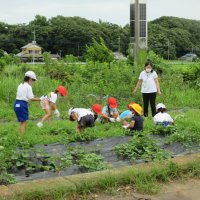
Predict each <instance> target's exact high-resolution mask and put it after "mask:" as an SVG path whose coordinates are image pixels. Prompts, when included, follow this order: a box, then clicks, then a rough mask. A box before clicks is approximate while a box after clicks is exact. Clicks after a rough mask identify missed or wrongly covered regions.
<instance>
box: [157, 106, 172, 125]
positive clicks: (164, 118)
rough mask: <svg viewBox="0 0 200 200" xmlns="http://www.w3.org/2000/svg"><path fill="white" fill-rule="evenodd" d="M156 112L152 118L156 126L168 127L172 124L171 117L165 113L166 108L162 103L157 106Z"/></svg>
mask: <svg viewBox="0 0 200 200" xmlns="http://www.w3.org/2000/svg"><path fill="white" fill-rule="evenodd" d="M156 110H157V114H156V115H155V116H154V118H153V121H154V123H155V124H156V125H163V126H169V125H170V124H173V123H174V120H173V119H172V117H171V116H170V115H169V114H168V113H167V112H166V111H167V110H166V106H165V105H164V104H163V103H159V104H157V106H156Z"/></svg>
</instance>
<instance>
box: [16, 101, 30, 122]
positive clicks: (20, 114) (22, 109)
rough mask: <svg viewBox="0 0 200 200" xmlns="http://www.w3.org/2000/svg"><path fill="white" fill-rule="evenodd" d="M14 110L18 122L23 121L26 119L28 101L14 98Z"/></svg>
mask: <svg viewBox="0 0 200 200" xmlns="http://www.w3.org/2000/svg"><path fill="white" fill-rule="evenodd" d="M14 111H15V114H16V116H17V119H18V122H25V121H27V120H28V102H26V101H21V100H16V101H15V104H14Z"/></svg>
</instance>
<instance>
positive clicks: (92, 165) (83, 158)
mask: <svg viewBox="0 0 200 200" xmlns="http://www.w3.org/2000/svg"><path fill="white" fill-rule="evenodd" d="M79 156H80V157H79V160H78V162H77V163H78V165H79V166H80V167H82V168H83V170H86V171H89V172H92V171H99V170H103V169H107V166H106V164H105V163H104V162H103V157H102V156H101V155H97V154H95V153H89V154H80V155H79Z"/></svg>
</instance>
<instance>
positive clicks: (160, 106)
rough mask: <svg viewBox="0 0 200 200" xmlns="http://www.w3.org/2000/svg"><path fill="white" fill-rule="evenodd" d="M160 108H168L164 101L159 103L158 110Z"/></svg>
mask: <svg viewBox="0 0 200 200" xmlns="http://www.w3.org/2000/svg"><path fill="white" fill-rule="evenodd" d="M160 108H166V106H165V105H164V104H163V103H159V104H157V106H156V110H158V109H160Z"/></svg>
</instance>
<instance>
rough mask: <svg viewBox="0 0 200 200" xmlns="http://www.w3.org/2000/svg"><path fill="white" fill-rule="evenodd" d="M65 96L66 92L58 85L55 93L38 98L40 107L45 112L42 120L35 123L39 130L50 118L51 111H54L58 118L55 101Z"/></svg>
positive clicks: (58, 113)
mask: <svg viewBox="0 0 200 200" xmlns="http://www.w3.org/2000/svg"><path fill="white" fill-rule="evenodd" d="M66 94H67V90H66V88H65V87H64V86H62V85H60V86H59V87H58V88H57V89H56V90H55V92H50V93H48V94H47V95H43V96H42V97H40V99H41V102H40V105H41V107H42V109H43V110H44V111H45V115H44V116H43V118H42V120H41V121H40V122H38V123H37V126H38V127H39V128H41V127H42V126H43V123H44V122H45V121H46V120H47V119H49V118H50V117H51V116H52V113H51V109H53V110H54V114H55V115H56V116H57V117H59V116H60V112H59V111H58V109H57V106H56V101H57V99H58V98H59V97H64V96H66Z"/></svg>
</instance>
